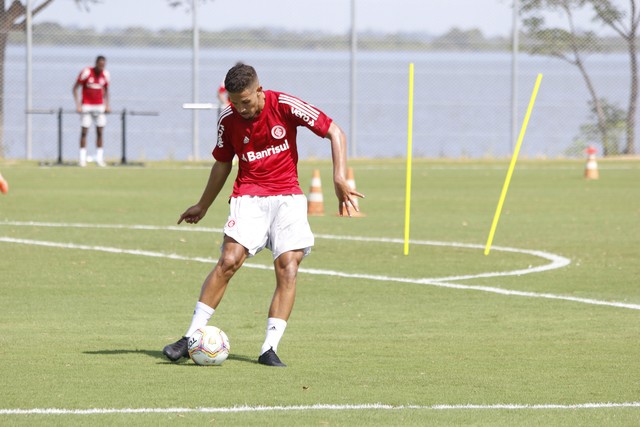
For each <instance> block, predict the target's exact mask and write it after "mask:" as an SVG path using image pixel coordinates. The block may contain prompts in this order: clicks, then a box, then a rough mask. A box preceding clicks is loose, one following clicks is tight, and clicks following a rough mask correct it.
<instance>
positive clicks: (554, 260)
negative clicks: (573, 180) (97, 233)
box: [0, 221, 571, 282]
mask: <svg viewBox="0 0 640 427" xmlns="http://www.w3.org/2000/svg"><path fill="white" fill-rule="evenodd" d="M0 225H14V226H32V227H58V228H99V229H121V230H123V229H124V230H168V231H186V232H219V233H221V232H222V229H220V228H210V227H197V226H191V227H181V226H177V225H174V226H162V227H161V226H155V225H126V224H86V223H56V222H33V221H0ZM315 237H316V238H319V239H330V240H348V241H356V242H379V243H397V244H404V240H402V239H394V238H386V237H359V236H336V235H333V234H315ZM409 243H411V244H414V245H428V246H446V247H454V248H463V249H484V246H482V245H478V244H473V243H458V242H439V241H433V240H410V241H409ZM492 249H493V250H494V251H501V252H513V253H520V254H525V255H532V256H535V257H539V258H542V259H546V260H548V261H551V262H550V263H549V264H545V265H541V266H538V267H531V268H526V269H520V270H513V271H502V272H490V273H479V274H470V275H464V276H448V277H438V278H428V279H425V280H429V281H438V282H444V281H458V280H468V279H478V278H486V277H498V276H521V275H523V274H531V273H541V272H543V271H549V270H554V269H556V268H562V267H565V266H567V265H569V264H570V263H571V260H570V259H568V258H565V257H562V256H560V255H555V254H552V253H549V252H543V251H536V250H528V249H517V248H510V247H503V246H493V247H492Z"/></svg>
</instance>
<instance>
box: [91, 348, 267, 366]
mask: <svg viewBox="0 0 640 427" xmlns="http://www.w3.org/2000/svg"><path fill="white" fill-rule="evenodd" d="M82 353H83V354H92V355H99V356H114V355H115V356H119V355H124V354H144V355H145V356H149V357H153V358H154V359H158V360H160V361H162V362H163V363H164V364H167V365H178V364H184V363H185V362H187V361H188V359H180V361H178V362H170V361H169V360H167V358H166V357H165V355H164V354H162V351H161V350H96V351H83V352H82ZM227 360H236V361H239V362H246V363H254V364H257V363H258V361H257V360H256V359H255V358H253V357H249V356H245V355H242V354H230V355H229V357H228V358H227ZM192 366H197V365H195V364H193V365H192Z"/></svg>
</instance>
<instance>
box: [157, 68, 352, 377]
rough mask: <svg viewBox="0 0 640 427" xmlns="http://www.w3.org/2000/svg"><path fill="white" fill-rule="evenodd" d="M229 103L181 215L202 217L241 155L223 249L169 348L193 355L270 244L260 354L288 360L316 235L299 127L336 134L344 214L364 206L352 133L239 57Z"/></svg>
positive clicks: (190, 219) (272, 360)
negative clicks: (197, 338) (228, 293)
mask: <svg viewBox="0 0 640 427" xmlns="http://www.w3.org/2000/svg"><path fill="white" fill-rule="evenodd" d="M225 87H226V89H227V92H228V93H229V100H230V101H231V105H229V106H228V107H227V108H226V109H225V110H223V111H222V114H221V115H220V118H219V119H218V139H217V144H216V146H215V147H214V149H213V157H214V159H215V162H214V164H213V166H212V168H211V173H210V175H209V179H208V182H207V184H206V186H205V189H204V192H203V194H202V196H201V197H200V200H199V201H198V203H196V204H195V205H193V206H191V207H190V208H188V209H187V210H186V211H184V213H183V214H182V215H180V219H179V220H178V224H180V223H181V222H182V221H185V222H187V223H189V224H196V223H198V221H200V220H201V219H202V218H203V217H204V216H205V214H206V213H207V210H208V209H209V207H210V206H211V204H212V203H213V201H214V200H215V199H216V197H217V196H218V193H219V192H220V190H221V189H222V187H223V185H224V183H225V181H226V179H227V177H228V176H229V173H230V172H231V168H232V163H231V162H232V159H233V157H234V155H238V158H239V162H238V175H237V177H236V179H235V182H234V185H233V192H232V194H231V198H230V201H229V204H230V214H229V218H228V219H227V222H226V224H225V226H224V239H223V243H222V248H221V251H222V254H221V256H220V259H219V260H218V263H217V264H216V266H215V267H214V268H213V270H212V271H211V272H210V273H209V275H208V276H207V277H206V279H205V280H204V283H203V284H202V288H201V291H200V298H199V300H198V302H197V303H196V307H195V311H194V313H193V318H192V320H191V324H190V326H189V328H188V329H187V331H186V333H185V334H184V336H183V337H182V338H180V339H179V340H178V341H176V342H175V343H173V344H169V345H167V346H166V347H165V348H164V350H163V353H164V354H165V356H167V357H168V358H169V359H170V360H172V361H177V360H179V359H180V358H182V357H189V355H188V351H187V348H188V341H189V337H190V336H191V335H192V334H193V333H194V331H195V330H197V329H198V328H200V327H203V326H205V325H206V324H207V322H208V321H209V319H210V318H211V316H212V315H213V313H214V312H215V309H216V307H217V306H218V304H219V303H220V301H221V299H222V296H223V295H224V292H225V290H226V288H227V285H228V284H229V280H230V279H231V278H232V277H233V275H234V274H235V273H236V271H238V269H239V268H240V267H241V266H242V264H243V263H244V261H245V260H246V259H247V258H248V257H251V256H253V255H255V254H256V253H257V252H259V251H261V250H262V249H264V248H265V247H266V248H268V249H270V250H271V251H272V253H273V260H274V261H273V266H274V269H275V275H276V288H275V292H274V294H273V298H272V300H271V306H270V307H269V316H268V320H267V331H266V337H265V341H264V344H263V345H262V349H261V351H260V353H259V357H258V362H259V363H261V364H263V365H268V366H286V365H285V364H284V363H282V362H281V361H280V358H279V357H278V355H277V350H278V344H279V342H280V339H281V338H282V335H283V333H284V331H285V328H286V326H287V321H288V320H289V315H290V314H291V310H292V309H293V304H294V300H295V293H296V275H297V273H298V268H299V266H300V263H301V261H302V258H304V257H305V256H306V255H307V254H308V253H309V252H310V250H311V247H312V246H313V243H314V238H313V234H312V233H311V229H310V227H309V223H308V221H307V200H306V197H305V196H304V193H303V192H302V190H301V189H300V184H299V183H298V172H297V163H298V151H297V145H296V133H297V127H298V126H305V127H307V128H308V129H310V130H311V131H312V132H314V133H315V134H316V135H318V136H320V137H322V138H327V139H329V141H330V143H331V153H332V160H333V182H334V187H335V192H336V196H337V197H338V201H339V213H340V215H343V214H347V215H349V216H351V212H352V210H357V208H356V207H355V206H356V203H355V197H364V196H363V195H362V194H360V193H358V192H357V191H355V190H352V189H351V187H350V186H349V183H348V182H347V179H346V170H347V167H346V162H347V161H346V156H347V154H346V153H347V148H346V144H347V141H346V136H345V134H344V132H343V131H342V129H341V128H340V127H339V126H338V125H337V124H336V123H334V122H333V121H332V119H330V118H329V117H328V116H326V115H325V114H324V113H323V112H322V111H320V110H318V109H317V108H316V107H314V106H312V105H310V104H308V103H306V102H304V101H302V100H300V99H298V98H296V97H293V96H290V95H287V94H284V93H279V92H274V91H270V90H264V89H263V88H262V86H261V85H260V82H259V80H258V76H257V74H256V71H255V69H254V68H253V67H251V66H249V65H245V64H236V65H235V66H234V67H232V68H231V69H230V70H229V72H228V73H227V75H226V78H225Z"/></svg>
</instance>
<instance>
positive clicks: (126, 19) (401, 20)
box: [23, 0, 512, 36]
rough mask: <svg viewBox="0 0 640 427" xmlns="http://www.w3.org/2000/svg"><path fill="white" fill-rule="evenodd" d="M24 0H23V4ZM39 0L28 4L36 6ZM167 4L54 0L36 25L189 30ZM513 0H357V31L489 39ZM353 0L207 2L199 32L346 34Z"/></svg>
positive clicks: (182, 15) (504, 22)
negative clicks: (456, 32) (81, 4)
mask: <svg viewBox="0 0 640 427" xmlns="http://www.w3.org/2000/svg"><path fill="white" fill-rule="evenodd" d="M23 1H24V0H23ZM42 1H43V0H31V2H32V4H33V5H35V6H37V5H38V4H40V3H41V2H42ZM168 3H169V2H168V1H167V0H101V3H99V4H95V5H92V6H91V7H90V11H89V12H86V11H84V10H81V9H78V7H77V5H76V3H75V1H74V0H55V1H54V3H53V4H51V5H50V6H48V7H47V9H45V10H43V11H42V12H41V13H40V14H39V15H37V16H36V17H35V18H34V23H36V24H37V23H40V22H45V21H49V22H58V23H60V24H62V25H65V26H78V27H93V28H95V29H97V30H104V29H107V28H123V27H129V26H142V27H147V28H149V29H152V30H158V29H162V28H170V29H187V28H191V25H192V17H191V14H190V13H189V12H188V11H186V10H185V8H184V7H182V8H171V7H169V6H168ZM511 3H512V0H356V3H355V4H356V27H357V28H358V31H367V30H372V31H377V32H389V33H396V32H425V33H429V34H442V33H445V32H447V31H448V30H449V29H451V28H452V27H457V28H460V29H464V30H466V29H472V28H479V29H480V30H482V32H483V33H484V34H485V35H487V36H492V35H508V34H509V33H510V31H511V21H512V14H511ZM350 13H351V0H206V1H203V3H201V5H200V6H199V14H198V16H199V24H200V27H201V28H202V29H203V30H210V31H219V30H225V29H233V28H264V27H271V28H282V29H286V30H293V31H304V30H321V31H324V32H326V33H334V34H344V33H346V32H347V31H349V28H350V22H351V18H350Z"/></svg>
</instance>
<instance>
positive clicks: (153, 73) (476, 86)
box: [0, 0, 629, 161]
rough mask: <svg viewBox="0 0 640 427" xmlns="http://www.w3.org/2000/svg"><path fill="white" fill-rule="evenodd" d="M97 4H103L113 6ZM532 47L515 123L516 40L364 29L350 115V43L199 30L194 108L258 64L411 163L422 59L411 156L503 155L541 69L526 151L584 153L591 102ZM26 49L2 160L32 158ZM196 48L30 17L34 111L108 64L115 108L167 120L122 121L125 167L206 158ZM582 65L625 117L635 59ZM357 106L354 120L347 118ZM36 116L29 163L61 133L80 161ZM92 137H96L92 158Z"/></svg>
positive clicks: (206, 121)
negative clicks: (410, 103)
mask: <svg viewBox="0 0 640 427" xmlns="http://www.w3.org/2000/svg"><path fill="white" fill-rule="evenodd" d="M400 1H401V0H400ZM102 7H109V5H108V2H106V3H105V4H104V5H103V6H102ZM114 7H115V6H114ZM505 7H509V5H505ZM594 25H595V24H594ZM586 30H589V29H586ZM425 31H428V29H425ZM538 42H539V41H536V40H532V39H527V38H521V42H520V45H519V51H520V53H519V55H518V56H517V75H516V80H515V82H516V86H515V88H516V89H517V90H516V92H515V93H516V94H517V98H516V101H517V103H516V112H517V115H516V121H515V122H513V121H512V102H511V101H512V99H511V97H512V89H513V87H512V64H513V62H512V61H513V60H514V57H513V56H512V51H511V47H510V39H509V37H505V38H503V39H495V38H494V39H486V38H484V37H482V35H481V34H480V35H479V34H477V33H476V32H473V31H467V32H465V31H452V32H450V33H449V34H446V35H443V36H441V37H435V36H429V37H427V36H424V35H422V36H421V35H384V34H359V36H358V50H357V53H356V57H355V59H356V62H355V63H356V69H355V98H354V101H355V105H354V108H353V110H352V108H351V104H350V102H351V98H350V90H351V79H350V73H351V54H350V38H349V35H348V34H345V35H344V36H329V35H323V34H316V33H297V34H292V33H279V32H268V31H263V32H251V31H248V32H246V33H239V32H228V33H206V32H202V33H201V35H200V45H201V47H200V49H199V61H198V62H199V70H200V73H199V75H200V78H199V82H198V83H199V84H198V85H199V87H200V94H199V101H201V102H212V103H215V102H216V91H217V88H218V85H219V84H220V82H221V81H222V80H223V78H224V75H225V73H226V71H227V70H228V69H229V68H230V67H231V66H233V64H235V63H236V62H238V61H243V62H245V63H249V64H251V65H254V66H255V67H256V69H257V71H258V73H259V75H260V79H261V83H262V85H263V86H264V87H265V89H273V90H278V91H283V92H287V93H290V94H292V95H296V96H298V97H300V98H302V99H304V100H306V101H308V102H311V103H313V104H314V105H316V106H317V107H319V108H320V109H322V110H323V111H325V112H326V113H327V114H328V115H329V116H331V117H332V118H334V120H335V121H336V122H337V123H338V124H340V125H341V126H342V127H343V128H344V129H345V131H346V132H347V134H350V135H355V141H350V143H351V144H354V146H355V148H356V154H357V156H358V157H371V158H390V157H403V156H404V155H405V154H406V153H405V147H406V136H407V129H406V126H407V119H406V117H407V97H408V67H409V63H414V64H415V92H414V102H415V104H414V130H413V137H414V143H413V147H414V156H424V157H435V158H440V157H444V158H462V157H470V158H482V157H492V158H493V157H506V156H509V155H510V154H511V152H512V148H513V123H516V122H517V123H518V124H519V123H520V122H519V120H522V117H523V116H524V112H525V109H526V106H527V103H528V99H529V96H530V94H531V90H532V89H533V85H534V82H535V78H536V75H537V74H538V73H542V74H543V75H544V80H543V82H542V86H541V89H540V92H539V95H538V99H537V102H536V107H535V109H534V112H533V115H532V117H531V121H530V123H529V128H528V131H527V135H526V139H525V141H524V144H523V146H522V150H521V155H522V156H525V157H531V158H535V157H559V156H577V155H580V156H581V155H582V152H583V149H584V147H585V145H587V144H590V143H597V142H598V141H597V138H595V139H596V140H595V141H594V140H593V139H594V136H593V124H594V118H593V117H592V116H593V113H592V112H591V106H590V104H589V101H590V99H591V95H590V93H589V91H588V90H587V87H586V85H585V82H584V80H583V79H582V76H581V74H580V72H579V70H578V69H577V68H576V67H575V66H573V65H571V64H569V63H568V62H566V61H563V60H561V59H558V58H557V57H552V56H545V55H529V54H527V53H525V52H526V51H528V50H530V48H531V46H533V45H534V44H535V43H538ZM24 43H25V41H24V37H23V36H22V35H21V34H12V37H11V39H10V43H9V45H8V48H7V51H6V59H5V67H4V73H5V91H4V99H2V100H0V101H2V102H4V106H5V111H4V126H3V130H4V139H3V141H2V150H3V152H2V154H3V156H4V157H5V158H10V159H21V158H26V157H27V156H28V153H27V150H28V149H27V145H26V143H25V141H26V139H27V135H26V121H27V118H26V117H27V115H26V114H25V110H26V107H27V106H26V101H25V98H26V96H25V86H26V82H25V75H26V68H25V67H26V63H27V61H26V59H27V58H26V53H25V52H26V49H25V45H24ZM191 46H192V35H191V33H190V31H184V32H181V33H174V32H150V31H146V30H142V29H138V30H135V31H133V30H130V31H126V32H123V31H120V32H118V31H106V32H102V33H97V34H96V33H94V32H91V31H89V30H70V29H64V28H60V27H59V26H56V25H50V24H45V23H38V21H35V26H34V32H33V49H32V58H33V62H32V64H33V65H32V67H33V71H32V75H33V79H32V87H33V89H32V90H33V105H32V107H33V108H34V109H41V110H42V109H44V110H51V111H55V112H57V111H59V109H60V108H62V109H64V110H69V109H73V108H74V104H73V99H72V95H71V89H72V86H73V84H74V81H75V78H76V77H77V74H78V73H79V72H80V70H81V69H82V68H83V67H85V66H89V65H93V62H94V60H95V57H96V56H97V55H99V54H100V55H104V56H106V58H107V69H108V70H109V71H110V73H111V77H112V85H111V89H110V93H111V104H112V108H113V109H114V110H117V111H122V110H124V109H126V110H129V111H132V110H133V111H136V110H138V111H157V112H158V113H159V115H158V116H150V117H136V116H131V117H129V118H128V119H127V126H126V135H124V136H126V141H127V157H128V159H130V160H132V161H149V160H171V159H175V160H188V159H193V158H194V157H199V158H201V159H206V158H208V156H209V153H210V151H211V149H212V147H213V144H214V139H215V125H216V119H217V111H216V110H215V109H214V110H208V111H201V112H200V113H199V117H200V123H199V126H198V131H199V135H200V144H199V147H198V151H197V152H194V144H193V133H194V132H193V125H192V123H193V122H192V114H193V112H192V111H190V110H185V109H183V108H182V105H183V103H186V102H190V101H192V97H193V94H192V88H193V81H192V76H193V73H192V65H193V52H192V48H191ZM584 62H585V67H587V69H588V70H589V72H590V77H591V78H592V80H593V84H594V85H595V86H596V87H598V90H599V94H601V96H602V97H603V98H606V99H607V101H608V102H609V103H610V104H611V105H614V106H616V105H617V106H620V107H621V108H626V106H625V104H626V103H627V102H628V93H629V83H628V82H629V71H628V70H629V57H628V54H626V53H624V51H617V50H616V49H612V50H610V51H608V52H601V53H593V52H590V53H589V54H588V55H587V56H586V57H585V59H584ZM352 111H355V117H352V116H351V113H352ZM31 120H32V142H31V144H32V153H31V156H32V158H34V159H40V160H52V159H56V158H57V157H58V155H59V153H58V141H59V138H61V139H62V141H63V144H62V153H61V155H62V157H63V158H64V159H69V160H74V159H76V158H77V151H78V148H77V147H78V140H79V135H80V124H79V118H78V116H77V115H76V114H64V115H63V116H62V120H61V123H60V120H59V118H58V117H57V116H56V114H37V115H32V118H31ZM108 120H109V121H108V124H107V127H106V129H105V156H106V158H107V159H111V160H118V159H120V157H121V153H122V146H121V141H122V140H123V134H122V126H121V116H120V115H117V114H113V115H111V116H110V117H109V119H108ZM352 124H355V126H356V127H355V128H354V129H351V126H352ZM59 126H60V128H59ZM589 126H591V127H589ZM589 132H591V133H589ZM94 137H95V133H94V131H93V130H91V131H90V133H89V139H88V147H89V150H90V151H91V150H92V147H93V144H94V142H93V141H94ZM617 137H619V138H622V137H621V135H618V136H617ZM590 138H591V139H590ZM299 139H300V144H299V146H300V157H301V158H303V159H305V158H328V157H329V155H330V151H329V145H328V144H327V143H326V142H323V141H322V140H319V139H317V138H316V137H315V136H313V135H312V134H310V133H309V132H305V131H301V132H300V136H299ZM620 144H622V139H621V140H620Z"/></svg>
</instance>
